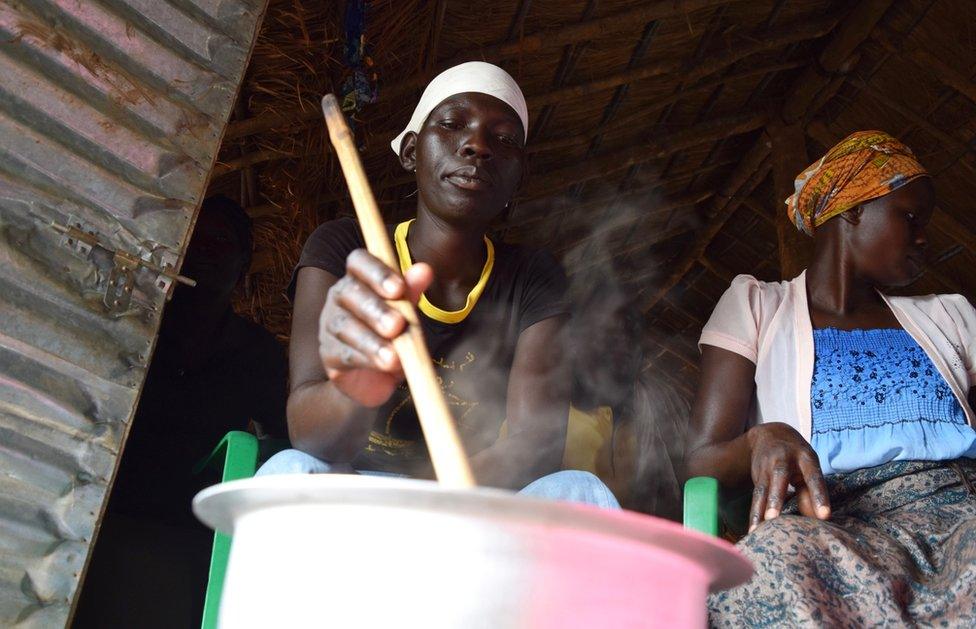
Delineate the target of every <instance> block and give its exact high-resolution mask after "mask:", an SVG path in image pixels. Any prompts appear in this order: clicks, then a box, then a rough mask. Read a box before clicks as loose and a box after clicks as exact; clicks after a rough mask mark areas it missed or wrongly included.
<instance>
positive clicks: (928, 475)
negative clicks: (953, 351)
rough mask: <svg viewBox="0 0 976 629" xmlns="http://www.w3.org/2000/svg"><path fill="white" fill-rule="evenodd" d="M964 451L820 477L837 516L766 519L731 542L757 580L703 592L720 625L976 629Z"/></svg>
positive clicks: (969, 473) (974, 500) (971, 467)
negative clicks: (708, 594)
mask: <svg viewBox="0 0 976 629" xmlns="http://www.w3.org/2000/svg"><path fill="white" fill-rule="evenodd" d="M974 477H976V462H973V461H972V460H970V459H959V460H957V461H952V462H946V461H939V462H927V461H898V462H893V463H887V464H885V465H880V466H878V467H873V468H867V469H863V470H858V471H856V472H851V473H848V474H834V475H831V476H828V477H827V486H828V489H829V491H830V498H831V507H832V510H833V516H832V517H831V519H830V520H829V521H826V522H822V521H819V520H816V519H814V518H807V517H803V516H800V515H797V514H796V513H797V512H796V505H795V504H789V505H787V508H786V509H785V510H784V515H781V516H780V517H778V518H776V519H775V520H771V521H769V522H764V523H763V524H761V525H760V526H759V528H757V529H756V530H755V531H753V532H752V533H750V534H749V535H747V536H746V537H744V538H743V539H741V540H740V541H739V543H738V544H736V546H737V548H738V549H739V550H740V551H741V552H742V553H743V554H745V555H746V556H747V557H748V558H749V559H750V560H751V561H752V562H753V565H754V567H755V569H756V574H755V576H754V577H753V578H752V580H751V581H750V582H749V583H747V584H745V585H742V586H740V587H737V588H734V589H732V590H729V591H727V592H722V593H719V594H716V595H714V596H711V597H710V598H709V618H710V622H711V624H712V626H715V627H783V626H787V627H789V626H794V627H874V626H883V627H906V626H926V627H974V626H976V495H974V489H973V483H972V481H971V479H972V478H974Z"/></svg>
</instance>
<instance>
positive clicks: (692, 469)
mask: <svg viewBox="0 0 976 629" xmlns="http://www.w3.org/2000/svg"><path fill="white" fill-rule="evenodd" d="M755 373H756V367H755V365H754V364H753V363H752V361H750V360H748V359H746V358H745V357H743V356H740V355H738V354H736V353H734V352H730V351H728V350H725V349H720V348H718V347H713V346H710V345H703V346H702V371H701V380H700V384H699V387H698V395H697V397H696V399H695V404H694V407H693V409H692V415H691V431H690V435H689V444H688V453H687V455H686V457H685V461H686V463H685V474H686V476H689V477H690V476H714V477H715V478H717V479H718V481H719V483H720V484H721V485H722V486H723V487H725V488H727V489H732V490H735V489H747V488H749V487H750V486H752V487H753V495H752V506H751V508H750V514H749V524H750V530H751V529H752V528H754V527H755V526H757V525H758V524H759V522H761V521H762V520H764V519H767V520H768V519H771V518H774V517H776V516H778V515H779V513H780V511H781V510H782V508H783V503H784V502H785V500H786V498H787V491H788V488H789V485H790V484H793V485H794V486H795V487H797V488H798V491H799V492H800V498H801V501H800V502H801V512H802V513H803V514H804V515H811V516H816V517H818V518H821V519H826V518H827V517H829V516H830V501H829V498H828V496H827V487H826V484H825V483H824V480H823V475H822V474H821V472H820V463H819V460H818V459H817V455H816V453H815V452H814V451H813V449H812V448H811V447H810V445H809V444H808V443H807V442H806V440H804V439H803V437H802V436H800V434H799V433H797V432H796V431H795V430H794V429H793V428H791V427H790V426H788V425H787V424H783V423H767V424H761V425H759V426H754V427H753V428H751V429H749V430H746V423H747V418H748V413H749V405H750V403H751V402H752V396H753V392H754V390H755V383H754V380H755Z"/></svg>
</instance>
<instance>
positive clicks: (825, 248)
mask: <svg viewBox="0 0 976 629" xmlns="http://www.w3.org/2000/svg"><path fill="white" fill-rule="evenodd" d="M806 288H807V300H808V305H809V308H810V315H811V318H812V321H813V324H814V327H826V326H838V327H842V328H846V327H849V325H854V326H855V327H883V326H887V325H892V324H893V322H894V319H893V315H892V313H891V310H890V308H889V307H888V306H887V304H885V303H884V300H882V299H881V297H880V296H879V294H878V291H877V289H876V287H875V285H874V283H873V282H871V281H870V280H868V279H867V278H864V277H863V276H861V275H860V274H859V273H858V272H857V268H856V265H855V263H854V261H853V259H852V256H851V252H850V251H849V250H848V249H847V248H846V247H845V246H844V243H842V242H840V241H839V239H837V238H827V239H823V240H820V241H818V242H817V243H816V246H815V248H814V253H813V261H812V262H811V263H810V266H809V267H808V268H807V274H806ZM848 324H849V325H848Z"/></svg>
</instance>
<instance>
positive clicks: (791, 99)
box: [642, 0, 893, 313]
mask: <svg viewBox="0 0 976 629" xmlns="http://www.w3.org/2000/svg"><path fill="white" fill-rule="evenodd" d="M892 2H893V0H864V1H863V2H859V3H857V4H856V5H855V6H854V9H853V10H852V11H851V12H850V13H849V14H848V15H847V16H846V17H845V18H844V19H843V20H841V21H840V22H839V23H838V26H837V28H836V29H834V33H833V35H831V37H830V41H829V42H828V43H827V45H826V46H825V47H824V49H823V50H822V51H821V53H820V55H818V58H817V60H818V64H816V65H813V66H811V67H809V68H808V69H807V70H806V71H805V72H804V73H803V75H802V76H801V77H800V78H799V79H797V80H796V81H795V82H794V83H793V88H792V89H791V90H790V92H789V95H788V96H787V98H786V99H785V101H784V103H783V107H782V109H781V110H780V114H779V115H780V117H781V118H782V120H783V121H784V122H786V123H793V122H797V121H799V120H804V119H806V117H807V116H809V115H812V114H811V112H809V111H808V109H809V106H810V103H812V102H817V103H820V104H823V103H824V102H826V101H825V100H824V99H822V98H818V96H819V95H820V93H821V92H822V91H823V90H824V89H825V88H827V87H828V86H830V85H836V84H837V83H836V82H835V81H832V79H834V78H835V75H836V74H837V73H843V72H846V71H848V70H849V69H850V68H849V64H850V60H851V56H852V54H853V53H854V52H855V50H856V49H857V47H858V46H859V45H860V44H861V43H862V42H863V41H864V40H865V39H867V38H868V36H869V35H870V34H871V31H872V30H873V29H874V27H875V25H876V24H877V23H878V21H879V20H880V19H881V16H883V15H884V13H885V11H887V10H888V8H889V7H890V6H891V4H892ZM769 151H770V146H769V137H768V135H767V134H766V133H764V134H763V135H762V137H760V138H759V140H757V141H756V143H755V144H754V145H753V147H752V148H751V149H750V150H749V153H748V154H747V158H746V159H744V160H743V162H742V163H740V165H739V167H737V168H736V169H735V170H734V171H733V172H732V174H731V175H730V177H729V181H728V182H727V183H726V185H725V189H734V190H737V191H738V192H735V193H734V196H732V198H730V199H729V202H728V203H727V204H726V205H725V206H724V207H717V208H716V211H715V212H714V213H713V215H712V218H711V219H710V220H709V222H708V224H707V225H706V226H705V228H703V230H702V231H701V232H700V233H699V236H698V238H697V239H696V240H695V243H694V244H693V245H692V246H691V247H689V248H688V250H687V251H685V253H684V254H683V255H682V256H681V257H680V258H679V260H678V261H677V262H676V263H675V264H674V267H675V269H674V271H673V272H672V273H671V275H669V276H668V278H667V279H666V280H665V282H664V283H663V284H662V285H661V286H659V287H657V288H656V289H655V290H654V291H653V292H652V293H651V294H650V295H649V297H648V298H647V299H646V300H645V302H644V303H643V304H642V309H643V311H644V312H645V313H647V312H648V311H649V310H650V309H651V308H653V307H654V305H655V304H657V302H658V301H660V299H661V298H662V297H663V296H664V295H666V294H667V293H668V292H669V291H670V290H671V289H672V288H674V286H675V285H677V284H678V282H680V281H681V280H682V278H684V276H685V274H686V273H688V271H689V270H691V268H692V267H693V266H694V265H695V263H696V262H697V261H698V259H699V258H701V256H702V254H704V252H705V249H706V248H707V247H708V245H709V244H710V243H711V241H712V239H713V238H714V237H715V236H716V235H717V234H718V232H719V231H720V230H721V229H722V227H723V226H724V225H725V222H726V221H727V220H728V219H729V217H730V216H731V215H732V213H733V212H734V211H735V210H736V209H738V206H739V204H740V203H741V202H742V199H743V198H745V197H748V196H749V194H750V193H751V191H752V188H754V187H755V186H756V185H758V183H759V182H760V181H761V180H762V179H764V178H765V176H766V175H768V174H769V171H770V169H771V164H770V161H769V159H768V156H769ZM749 168H759V171H757V172H756V174H755V175H754V176H753V177H751V178H750V179H749V180H748V181H747V182H746V183H745V184H742V183H741V182H742V180H743V177H744V176H745V177H748V173H744V170H746V169H749ZM757 178H758V180H757ZM750 186H751V187H750ZM743 192H744V193H745V194H743ZM718 198H719V197H716V199H718Z"/></svg>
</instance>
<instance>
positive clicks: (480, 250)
mask: <svg viewBox="0 0 976 629" xmlns="http://www.w3.org/2000/svg"><path fill="white" fill-rule="evenodd" d="M484 241H485V228H484V227H483V226H472V228H471V229H460V228H458V227H457V226H455V225H451V224H449V223H448V222H446V221H444V220H442V219H439V218H437V217H436V216H434V215H432V214H431V213H430V212H427V211H425V210H423V209H418V212H417V219H416V220H415V221H414V222H413V224H412V225H411V226H410V231H409V232H408V233H407V247H408V248H409V249H410V257H411V258H412V259H413V261H414V262H425V263H427V264H429V265H430V266H431V268H432V269H433V271H434V278H435V279H434V281H435V283H438V284H443V283H448V284H458V283H460V284H467V283H470V284H471V285H472V286H473V285H474V284H475V283H477V281H478V278H479V277H480V276H481V272H482V269H483V268H484V265H485V258H486V255H487V252H486V249H485V244H484Z"/></svg>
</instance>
